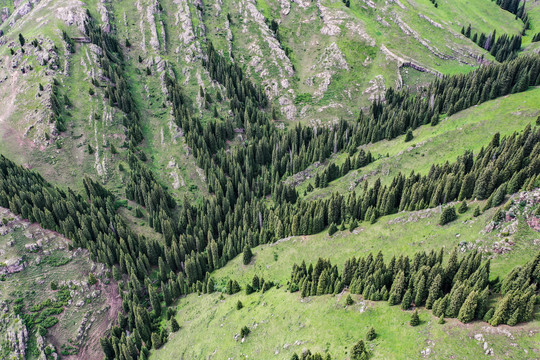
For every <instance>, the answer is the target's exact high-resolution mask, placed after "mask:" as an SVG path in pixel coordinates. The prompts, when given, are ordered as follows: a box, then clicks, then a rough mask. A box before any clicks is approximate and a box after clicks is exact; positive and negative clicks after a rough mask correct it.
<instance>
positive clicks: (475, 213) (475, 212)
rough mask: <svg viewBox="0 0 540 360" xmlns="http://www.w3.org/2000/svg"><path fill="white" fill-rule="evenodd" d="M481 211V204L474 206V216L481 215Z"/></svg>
mask: <svg viewBox="0 0 540 360" xmlns="http://www.w3.org/2000/svg"><path fill="white" fill-rule="evenodd" d="M481 213H482V212H481V211H480V206H477V207H475V208H474V212H473V216H474V217H478V216H480V214H481Z"/></svg>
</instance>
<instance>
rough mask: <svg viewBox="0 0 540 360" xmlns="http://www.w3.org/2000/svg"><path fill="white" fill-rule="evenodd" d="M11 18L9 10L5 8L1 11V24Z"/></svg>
mask: <svg viewBox="0 0 540 360" xmlns="http://www.w3.org/2000/svg"><path fill="white" fill-rule="evenodd" d="M8 17H9V8H7V7H4V8H1V9H0V24H2V23H3V22H4V21H6V20H7V19H8Z"/></svg>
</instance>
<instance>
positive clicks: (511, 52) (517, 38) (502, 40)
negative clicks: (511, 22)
mask: <svg viewBox="0 0 540 360" xmlns="http://www.w3.org/2000/svg"><path fill="white" fill-rule="evenodd" d="M461 34H463V35H465V36H466V37H467V38H469V39H471V40H472V41H473V42H475V43H476V44H477V45H478V46H480V47H481V48H483V49H484V50H487V51H489V53H490V54H491V55H493V57H495V59H496V60H497V61H499V62H503V61H508V60H511V59H514V58H516V57H517V53H518V51H519V50H520V49H521V35H507V34H503V35H501V36H499V37H497V31H496V30H493V32H492V33H491V34H487V35H486V34H484V33H481V34H480V35H479V34H478V33H474V34H471V24H469V26H467V28H465V27H462V28H461Z"/></svg>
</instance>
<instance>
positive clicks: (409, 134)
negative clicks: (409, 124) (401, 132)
mask: <svg viewBox="0 0 540 360" xmlns="http://www.w3.org/2000/svg"><path fill="white" fill-rule="evenodd" d="M412 139H413V132H412V129H411V128H409V129H408V130H407V133H406V134H405V142H409V141H411V140H412Z"/></svg>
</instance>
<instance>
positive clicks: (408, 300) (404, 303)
mask: <svg viewBox="0 0 540 360" xmlns="http://www.w3.org/2000/svg"><path fill="white" fill-rule="evenodd" d="M412 300H413V299H412V293H411V289H407V291H405V295H403V299H402V300H401V309H402V310H409V308H410V307H411V305H412Z"/></svg>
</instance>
